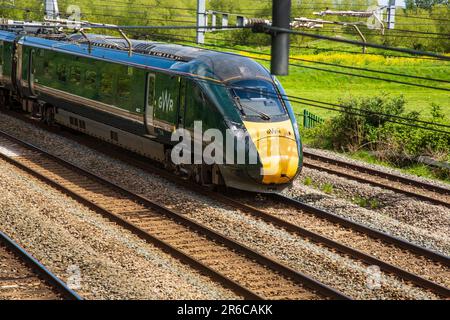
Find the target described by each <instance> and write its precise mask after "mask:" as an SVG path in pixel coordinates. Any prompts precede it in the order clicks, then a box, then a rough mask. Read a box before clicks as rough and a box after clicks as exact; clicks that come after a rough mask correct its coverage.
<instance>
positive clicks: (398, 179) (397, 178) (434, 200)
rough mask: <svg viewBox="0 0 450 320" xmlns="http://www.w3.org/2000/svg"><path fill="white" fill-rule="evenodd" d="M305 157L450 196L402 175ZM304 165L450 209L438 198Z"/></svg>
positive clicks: (317, 157) (430, 185)
mask: <svg viewBox="0 0 450 320" xmlns="http://www.w3.org/2000/svg"><path fill="white" fill-rule="evenodd" d="M304 155H305V156H306V157H307V158H310V159H313V160H316V161H321V162H325V163H328V164H331V165H335V166H339V167H342V168H348V169H350V170H353V171H357V172H362V173H367V174H370V175H373V176H375V177H380V178H383V179H386V180H389V181H392V182H400V183H403V184H407V185H409V186H413V187H416V188H423V189H425V190H428V191H432V192H436V193H439V194H444V195H447V194H450V190H449V189H446V188H443V187H440V186H435V185H432V184H430V183H426V182H420V181H416V180H413V179H409V178H406V177H403V176H400V175H396V174H392V173H385V172H382V171H379V170H376V169H372V168H366V167H363V166H360V165H357V164H353V163H348V162H345V161H340V160H336V159H329V158H327V157H323V156H318V155H315V154H311V153H308V152H304ZM303 165H304V166H305V167H308V168H311V169H314V170H319V171H324V172H327V173H329V174H333V175H337V176H340V177H343V178H346V179H349V180H354V181H358V182H361V183H367V184H371V185H373V186H376V187H379V188H383V189H387V190H391V191H393V192H396V193H400V194H404V195H407V196H409V197H414V198H417V199H420V200H423V201H427V202H430V203H433V204H437V205H442V206H444V207H447V208H450V203H448V202H447V201H444V200H440V199H437V198H433V197H430V196H427V195H424V194H420V193H418V192H414V191H409V190H404V189H401V188H399V187H395V186H391V185H388V184H385V183H382V182H377V181H373V180H370V179H367V178H364V177H361V176H355V175H352V174H349V173H345V172H341V171H338V170H334V169H331V168H326V167H321V166H318V165H315V164H312V163H308V162H306V161H305V162H304V163H303Z"/></svg>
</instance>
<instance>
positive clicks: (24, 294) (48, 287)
mask: <svg viewBox="0 0 450 320" xmlns="http://www.w3.org/2000/svg"><path fill="white" fill-rule="evenodd" d="M63 299H67V300H81V297H80V296H79V295H78V294H77V293H75V292H74V291H72V290H71V289H69V288H68V287H67V285H66V284H65V283H63V282H62V281H61V280H60V279H58V278H57V277H56V276H55V275H53V274H52V273H51V272H50V271H48V270H47V269H46V268H45V267H44V266H43V265H42V264H41V263H39V262H38V261H37V260H36V259H35V258H33V257H32V256H31V255H30V254H29V253H27V252H26V251H25V250H24V249H23V248H21V247H20V246H19V245H18V244H17V243H15V242H14V241H13V240H12V239H11V238H9V237H8V236H7V235H6V234H4V233H3V232H1V231H0V300H63Z"/></svg>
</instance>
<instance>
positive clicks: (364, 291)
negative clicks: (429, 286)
mask: <svg viewBox="0 0 450 320" xmlns="http://www.w3.org/2000/svg"><path fill="white" fill-rule="evenodd" d="M0 127H2V128H3V130H6V131H8V132H10V133H12V134H13V135H17V136H19V137H23V138H26V139H27V140H28V141H30V142H31V143H34V144H36V145H39V146H41V147H43V148H45V149H47V150H49V151H51V152H53V153H54V154H56V155H58V156H61V157H63V158H65V159H67V160H69V161H72V162H74V163H75V164H77V165H80V166H82V167H84V168H86V169H89V170H91V171H94V172H96V173H97V174H99V175H101V176H104V177H106V178H108V179H110V180H112V181H114V182H116V183H118V184H121V185H123V186H124V187H126V188H128V189H130V190H132V191H134V192H138V193H140V194H143V195H145V196H147V197H148V198H150V199H152V200H155V201H158V202H160V203H163V204H165V205H166V206H168V207H171V208H174V209H177V210H178V211H180V212H181V213H184V214H186V215H187V216H189V217H191V218H194V219H196V220H198V221H200V222H201V223H203V224H205V225H207V226H209V227H211V228H213V229H215V230H218V231H219V232H221V233H223V234H225V235H228V236H230V237H232V238H234V239H236V240H238V241H240V242H242V243H244V244H246V245H248V246H250V247H252V248H255V249H257V250H258V251H260V252H262V253H264V254H266V255H269V256H272V257H275V258H276V259H278V260H280V261H283V262H284V263H285V264H287V265H289V266H291V267H293V268H295V269H296V270H298V271H301V272H304V273H306V274H309V275H312V276H314V277H315V278H316V279H317V280H319V281H322V282H324V283H326V284H329V285H331V286H333V287H335V288H337V289H339V290H341V291H343V292H344V293H346V294H348V295H350V296H352V297H354V298H362V299H371V298H379V299H397V298H398V299H408V298H409V299H428V298H431V299H433V298H436V296H434V295H433V294H430V293H428V292H425V291H424V290H420V289H418V288H415V287H412V286H410V285H408V284H404V283H402V282H401V281H398V280H397V279H394V278H392V277H390V276H387V275H385V274H381V278H382V286H381V288H378V289H373V288H372V289H371V288H369V287H368V286H367V281H368V280H367V279H368V274H369V273H370V272H369V271H368V268H367V266H365V265H363V264H361V263H359V262H356V261H354V260H351V259H348V258H346V257H342V256H340V255H337V254H335V253H334V252H332V251H329V250H327V249H326V248H323V247H320V246H317V245H316V244H313V243H310V242H309V241H306V240H304V239H301V238H299V237H296V236H294V235H291V234H289V233H287V232H285V231H283V230H280V229H278V228H276V227H273V226H271V225H269V224H266V223H263V222H261V221H258V220H256V219H254V218H252V217H249V216H246V215H243V214H242V213H240V212H238V211H235V210H231V209H229V208H224V207H223V206H218V205H217V203H214V202H213V201H211V200H209V199H207V198H204V197H201V196H199V195H196V194H193V193H190V192H188V191H186V190H183V189H180V188H178V187H176V186H174V185H173V184H171V183H169V182H167V181H165V180H163V179H160V178H158V177H156V176H153V175H151V174H148V173H145V172H143V171H141V170H139V169H136V168H133V167H131V166H129V165H126V164H123V163H121V162H119V161H117V160H113V159H110V158H109V157H106V156H104V155H102V154H99V153H97V152H95V151H93V150H90V149H88V148H86V147H84V146H80V145H78V144H77V143H75V142H73V141H69V140H67V139H65V138H62V137H59V136H56V135H54V134H51V133H48V132H44V131H42V130H40V129H37V128H35V127H33V126H31V125H29V124H23V123H22V122H20V121H18V120H16V119H13V118H10V117H7V116H5V115H0Z"/></svg>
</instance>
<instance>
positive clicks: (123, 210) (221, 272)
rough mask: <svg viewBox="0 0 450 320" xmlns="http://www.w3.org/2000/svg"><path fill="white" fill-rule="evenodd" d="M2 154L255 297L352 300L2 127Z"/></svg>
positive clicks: (121, 223)
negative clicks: (19, 137) (11, 133)
mask: <svg viewBox="0 0 450 320" xmlns="http://www.w3.org/2000/svg"><path fill="white" fill-rule="evenodd" d="M0 146H1V147H2V148H1V149H2V151H1V152H0V156H1V158H3V159H4V160H6V161H8V162H9V163H11V164H13V165H15V166H17V167H19V168H20V169H22V170H24V171H26V172H28V173H30V174H32V175H34V176H35V177H37V178H39V179H41V180H43V181H44V182H46V183H47V184H49V185H51V186H53V187H55V188H57V189H59V190H61V191H63V192H65V193H66V194H68V195H70V196H72V197H73V198H75V199H77V200H78V201H80V202H81V203H83V204H84V205H86V206H88V207H90V208H91V209H93V210H96V211H97V212H99V213H101V214H103V215H104V216H105V217H107V218H108V219H110V220H112V221H114V222H116V223H118V224H119V225H121V226H123V227H125V228H127V229H129V230H131V231H132V232H134V233H135V234H137V235H138V236H140V237H142V238H144V239H145V240H147V241H149V242H152V243H154V244H155V245H157V246H159V247H161V248H163V249H164V250H166V251H168V252H169V253H171V254H172V255H174V256H176V257H177V258H179V259H180V260H182V261H184V262H186V263H188V264H190V265H191V266H193V267H195V268H196V269H197V270H199V271H201V272H202V273H204V274H207V275H208V276H210V277H211V278H212V279H214V280H215V281H218V282H220V283H222V284H223V285H225V286H227V287H229V288H230V289H232V290H234V291H235V292H236V293H237V294H239V295H242V296H243V297H245V298H252V299H349V297H347V296H345V295H344V294H342V293H340V292H338V291H337V290H335V289H333V288H330V287H328V286H326V285H324V284H322V283H320V282H318V281H316V280H314V279H312V278H310V277H308V276H307V275H304V274H301V273H299V272H297V271H295V270H293V269H291V268H289V267H287V266H285V265H283V264H281V263H279V262H277V261H275V260H273V259H271V258H269V257H267V256H264V255H261V254H259V253H258V252H256V251H254V250H252V249H250V248H248V247H246V246H244V245H241V244H239V243H237V242H236V241H234V240H232V239H230V238H227V237H226V236H223V235H221V234H219V233H217V232H215V231H213V230H211V229H209V228H207V227H205V226H202V225H201V224H199V223H197V222H195V221H193V220H191V219H189V218H187V217H185V216H183V215H181V214H179V213H177V212H175V211H173V210H170V209H168V208H166V207H164V206H162V205H159V204H158V203H156V202H153V201H151V200H149V199H147V198H145V197H143V196H140V195H137V194H134V193H132V192H130V191H128V190H125V189H123V188H121V187H120V186H118V185H116V184H114V183H112V182H110V181H107V180H105V179H102V178H100V177H99V176H97V175H95V174H93V173H90V172H87V171H85V170H83V169H81V168H79V167H76V166H74V165H72V164H70V163H68V162H66V161H64V160H62V159H60V158H57V157H55V156H52V155H50V154H48V153H47V152H45V151H44V150H41V149H39V148H37V147H35V146H32V145H30V144H28V143H26V142H24V141H20V140H18V139H16V138H14V137H12V136H10V135H8V134H6V133H4V132H0Z"/></svg>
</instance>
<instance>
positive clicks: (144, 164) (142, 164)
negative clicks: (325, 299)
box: [24, 118, 450, 297]
mask: <svg viewBox="0 0 450 320" xmlns="http://www.w3.org/2000/svg"><path fill="white" fill-rule="evenodd" d="M24 120H25V121H30V120H29V119H28V118H25V119H24ZM30 123H32V124H36V123H35V121H32V120H31V121H30ZM39 126H40V125H39ZM40 127H42V128H43V129H44V130H47V131H52V132H53V130H51V129H50V128H48V127H47V126H40ZM57 134H59V135H62V136H64V137H66V138H68V139H71V140H74V141H76V142H78V143H81V144H83V145H85V146H87V147H90V148H93V149H95V150H97V151H99V152H101V153H103V154H106V155H108V156H111V157H113V158H116V159H119V160H121V161H124V162H126V163H130V164H132V165H134V166H136V167H138V168H140V169H142V170H145V171H148V172H150V173H153V174H157V175H159V176H161V177H163V178H165V179H168V180H169V181H171V182H174V183H176V184H178V185H180V186H182V187H184V188H187V189H189V190H193V191H195V192H198V193H200V194H202V195H204V196H207V197H209V198H211V199H215V200H217V201H220V202H221V203H223V204H227V205H231V206H233V207H234V208H236V209H239V210H242V211H244V212H247V213H249V214H251V215H254V216H257V217H258V218H261V219H263V220H265V221H266V222H269V223H272V224H274V225H276V226H279V227H281V228H284V229H286V230H287V231H289V232H295V233H298V234H300V235H302V236H304V237H308V238H310V239H311V240H313V241H316V242H319V243H322V244H324V245H325V246H327V247H329V248H331V249H334V250H337V251H339V252H342V253H344V254H349V255H352V256H353V257H355V258H356V259H359V260H361V261H363V262H365V263H368V264H376V265H378V266H380V268H381V269H382V270H384V271H386V272H389V273H392V274H396V275H397V276H399V277H400V278H403V279H405V280H407V281H411V282H412V283H415V284H417V285H419V286H421V287H424V288H428V289H430V290H433V291H435V292H437V293H439V294H442V295H444V296H447V297H448V296H450V294H449V289H448V288H445V287H443V286H441V285H439V284H436V283H434V282H432V281H430V280H427V279H425V278H423V277H420V276H417V275H415V274H412V273H410V272H408V271H405V270H403V269H401V268H398V267H396V266H393V265H391V264H388V263H385V262H384V261H381V260H379V259H377V258H375V257H373V256H371V255H368V254H365V253H363V252H361V251H358V250H355V249H353V248H350V247H348V246H345V245H342V244H339V243H337V242H335V241H333V240H330V239H328V238H325V237H323V236H321V235H319V234H316V233H313V232H310V231H308V230H306V229H303V228H301V227H299V226H297V225H295V224H292V223H290V222H288V221H285V220H283V219H279V218H277V217H275V216H273V215H271V214H269V213H266V212H265V211H263V210H259V209H257V208H254V207H252V206H249V205H246V204H243V203H240V202H238V201H236V200H234V199H231V198H229V197H227V196H224V195H222V194H219V193H217V192H214V191H211V190H209V189H208V188H205V187H202V186H199V185H196V184H193V183H191V182H190V181H188V180H185V179H182V178H180V177H178V176H175V175H174V174H172V173H170V172H168V171H166V170H164V169H161V168H158V167H157V166H155V165H153V164H150V163H149V161H143V160H144V159H143V158H142V156H139V155H136V154H134V153H131V152H123V150H122V152H118V151H119V148H118V147H116V146H110V145H108V148H106V147H105V146H101V145H100V144H98V143H94V142H93V140H94V139H92V138H90V137H88V138H87V139H86V137H80V136H77V137H74V135H73V134H67V133H66V132H58V133H57ZM272 197H273V198H274V199H275V200H279V201H281V202H282V203H286V204H289V205H291V206H293V207H295V208H298V209H300V210H303V211H305V212H307V213H310V214H313V215H315V216H318V217H320V218H324V219H326V220H328V221H331V222H334V223H337V224H339V225H341V226H343V227H346V228H349V229H352V230H356V231H358V232H361V233H363V234H366V235H367V236H370V237H373V238H375V239H380V240H382V241H385V242H387V243H391V244H394V245H397V246H399V247H401V248H403V249H406V250H408V251H411V252H414V253H416V254H418V255H420V256H423V257H426V258H428V259H430V260H433V261H436V262H439V263H443V264H444V265H445V266H450V260H449V257H447V256H444V255H441V254H440V253H437V252H435V251H432V250H429V249H426V248H423V247H420V246H417V245H414V244H412V243H410V242H407V241H405V240H403V239H400V238H397V237H394V236H391V235H388V234H386V233H384V232H381V231H378V230H375V229H373V228H370V227H366V226H364V225H362V224H358V223H356V222H353V221H351V220H348V219H345V218H342V217H340V216H337V215H335V214H333V213H330V212H327V211H325V210H321V209H318V208H315V207H312V206H309V205H307V204H304V203H302V202H300V201H298V200H295V199H291V198H288V197H284V196H281V195H277V194H273V195H272ZM277 198H278V199H277Z"/></svg>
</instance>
